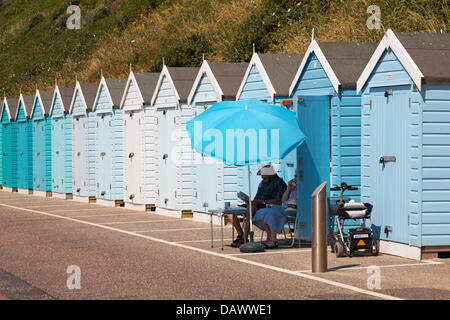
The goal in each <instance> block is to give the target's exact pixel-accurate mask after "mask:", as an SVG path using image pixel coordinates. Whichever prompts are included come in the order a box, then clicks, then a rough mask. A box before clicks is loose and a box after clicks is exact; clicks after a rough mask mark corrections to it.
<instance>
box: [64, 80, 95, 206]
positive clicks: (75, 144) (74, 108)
mask: <svg viewBox="0 0 450 320" xmlns="http://www.w3.org/2000/svg"><path fill="white" fill-rule="evenodd" d="M97 90H98V83H80V82H79V81H77V83H76V86H75V89H74V93H73V97H72V101H71V103H70V108H69V113H70V114H71V115H72V196H73V199H74V200H77V201H83V202H84V201H91V202H95V199H96V197H95V194H96V185H97V182H96V181H95V174H94V170H95V169H94V168H95V167H94V166H93V165H92V164H93V161H94V160H93V157H94V156H95V154H94V153H95V145H94V141H95V139H94V138H90V139H89V136H90V135H94V134H95V130H94V128H90V127H89V121H88V117H89V118H91V117H92V118H95V114H94V113H93V112H92V107H93V104H94V100H95V97H96V95H97ZM90 123H91V124H92V121H91V122H90Z"/></svg>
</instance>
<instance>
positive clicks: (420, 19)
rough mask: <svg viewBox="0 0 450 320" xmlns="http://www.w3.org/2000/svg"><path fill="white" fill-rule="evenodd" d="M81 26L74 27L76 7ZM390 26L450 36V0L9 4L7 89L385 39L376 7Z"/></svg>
mask: <svg viewBox="0 0 450 320" xmlns="http://www.w3.org/2000/svg"><path fill="white" fill-rule="evenodd" d="M71 4H74V5H78V6H79V7H80V8H81V16H82V27H81V29H80V30H69V29H67V27H66V21H67V19H68V18H69V16H70V14H69V13H67V8H68V6H69V5H71ZM371 4H376V5H378V6H379V7H380V8H381V19H382V22H383V25H384V26H385V28H391V29H393V30H398V31H428V32H439V31H440V30H443V31H444V32H449V31H450V30H449V26H450V11H449V5H448V0H396V1H394V0H373V1H368V0H348V1H343V0H341V1H339V0H305V1H298V0H133V1H124V0H100V1H94V0H77V1H68V0H37V1H30V0H14V1H13V0H0V90H2V91H4V92H6V93H7V94H9V95H18V93H19V90H22V92H24V93H32V92H33V91H34V89H35V87H36V85H38V86H39V88H42V89H50V90H51V89H52V88H53V85H54V83H55V79H58V84H59V85H67V86H69V85H70V86H73V84H74V81H75V75H77V76H78V78H79V79H81V80H82V81H98V78H99V76H100V70H103V72H104V74H105V75H106V76H108V77H126V76H127V72H128V70H129V64H130V63H131V64H132V65H133V69H134V70H136V71H159V70H160V69H161V66H162V59H163V58H164V60H165V62H166V64H167V65H169V66H198V65H200V64H201V61H202V54H205V55H206V57H207V58H208V59H211V60H216V61H248V60H249V59H250V57H251V55H252V45H253V43H255V47H256V51H257V52H280V53H302V52H304V51H305V49H306V47H307V45H308V44H309V41H310V39H311V32H312V29H313V28H314V29H315V36H316V38H317V39H319V40H326V41H378V40H380V39H381V37H382V31H381V30H369V29H368V28H367V26H366V20H367V19H368V18H369V14H368V13H367V7H368V6H369V5H371Z"/></svg>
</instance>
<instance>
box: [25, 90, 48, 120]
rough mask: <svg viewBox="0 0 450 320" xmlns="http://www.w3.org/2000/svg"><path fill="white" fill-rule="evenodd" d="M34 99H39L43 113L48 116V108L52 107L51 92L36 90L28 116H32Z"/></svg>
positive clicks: (34, 104)
mask: <svg viewBox="0 0 450 320" xmlns="http://www.w3.org/2000/svg"><path fill="white" fill-rule="evenodd" d="M36 99H39V102H40V104H41V107H42V111H43V114H44V115H46V116H48V115H49V114H50V109H51V108H52V101H53V92H51V91H39V90H36V95H35V97H34V101H33V107H32V109H31V113H30V117H32V116H33V112H34V108H35V106H36Z"/></svg>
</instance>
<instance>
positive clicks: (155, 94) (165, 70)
mask: <svg viewBox="0 0 450 320" xmlns="http://www.w3.org/2000/svg"><path fill="white" fill-rule="evenodd" d="M164 77H167V79H168V80H169V83H170V85H171V86H172V89H173V92H174V93H175V97H176V100H177V107H178V105H179V104H180V100H181V99H180V95H179V94H178V91H177V87H175V84H174V83H173V80H172V77H171V76H170V72H169V69H168V68H167V66H166V65H164V67H163V69H162V71H161V73H160V75H159V79H158V83H157V84H156V88H155V92H153V97H152V100H151V104H150V105H151V106H155V102H156V99H157V98H158V94H159V89H161V85H162V81H163V79H164Z"/></svg>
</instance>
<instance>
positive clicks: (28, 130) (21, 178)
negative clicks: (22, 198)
mask: <svg viewBox="0 0 450 320" xmlns="http://www.w3.org/2000/svg"><path fill="white" fill-rule="evenodd" d="M33 102H34V96H28V95H23V94H20V98H19V105H18V107H17V111H16V114H15V119H16V122H17V188H18V192H19V193H25V194H32V193H33V140H32V139H33V127H32V122H31V119H30V117H31V112H32V108H33Z"/></svg>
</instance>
